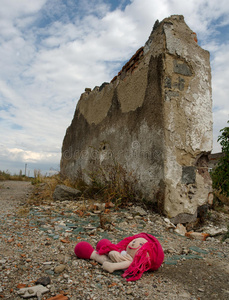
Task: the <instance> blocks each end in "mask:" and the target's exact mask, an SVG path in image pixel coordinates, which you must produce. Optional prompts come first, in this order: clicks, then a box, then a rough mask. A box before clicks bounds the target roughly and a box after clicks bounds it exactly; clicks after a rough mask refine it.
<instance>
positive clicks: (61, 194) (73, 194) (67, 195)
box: [52, 184, 81, 201]
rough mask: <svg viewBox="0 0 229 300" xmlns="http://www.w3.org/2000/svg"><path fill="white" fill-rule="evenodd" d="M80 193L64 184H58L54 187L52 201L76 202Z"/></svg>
mask: <svg viewBox="0 0 229 300" xmlns="http://www.w3.org/2000/svg"><path fill="white" fill-rule="evenodd" d="M80 195H81V192H80V191H79V190H77V189H74V188H71V187H69V186H66V185H64V184H59V185H57V186H56V188H55V190H54V193H53V195H52V196H53V200H55V201H65V200H76V199H78V198H79V197H80Z"/></svg>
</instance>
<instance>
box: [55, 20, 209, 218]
mask: <svg viewBox="0 0 229 300" xmlns="http://www.w3.org/2000/svg"><path fill="white" fill-rule="evenodd" d="M211 150H212V94H211V69H210V61H209V52H208V51H206V50H203V49H202V48H201V47H200V46H199V45H198V43H197V38H196V34H195V33H194V32H193V31H192V30H191V29H190V28H189V27H188V26H187V25H186V23H185V22H184V17H183V16H180V15H173V16H171V17H169V18H166V19H164V20H163V21H162V22H160V23H159V22H158V21H157V22H156V23H155V25H154V28H153V31H152V33H151V35H150V37H149V39H148V41H147V42H146V44H145V45H144V47H142V48H140V49H139V50H138V51H137V52H136V53H135V55H134V56H133V57H132V58H131V59H130V60H129V62H128V63H126V64H125V66H123V68H122V70H121V71H120V72H119V73H118V75H117V76H115V77H114V78H113V80H112V81H111V82H110V83H109V84H108V83H104V84H102V85H101V86H100V87H95V88H94V89H93V90H91V89H89V88H87V89H85V92H84V93H83V94H82V95H81V97H80V100H79V102H78V104H77V107H76V111H75V115H74V118H73V120H72V123H71V125H70V126H69V127H68V129H67V131H66V135H65V137H64V141H63V146H62V158H61V173H62V174H64V175H65V176H67V177H69V178H70V179H75V178H76V177H77V176H78V174H79V172H81V171H82V172H83V174H84V171H85V170H86V171H88V170H96V168H97V169H98V168H99V167H101V166H105V165H106V164H111V163H112V160H115V161H116V162H117V163H119V164H120V165H121V166H122V167H123V168H124V169H125V170H126V171H127V172H129V173H131V174H134V176H135V178H136V180H137V188H138V189H140V190H141V192H142V195H143V197H144V198H145V199H147V200H148V201H149V202H152V206H153V205H155V203H156V204H157V206H158V208H159V210H160V211H161V213H163V214H165V215H166V216H168V217H169V218H171V219H172V221H173V222H174V223H178V222H181V223H182V222H183V223H184V222H191V221H192V220H194V219H195V218H196V216H197V209H198V207H199V206H202V205H204V204H206V203H207V202H208V197H209V193H210V192H211V179H210V176H209V173H208V167H207V160H208V154H209V153H210V152H211ZM86 173H87V172H85V174H84V176H85V179H87V178H86V177H87V175H86Z"/></svg>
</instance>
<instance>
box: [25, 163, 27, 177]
mask: <svg viewBox="0 0 229 300" xmlns="http://www.w3.org/2000/svg"><path fill="white" fill-rule="evenodd" d="M26 168H27V164H25V177H26Z"/></svg>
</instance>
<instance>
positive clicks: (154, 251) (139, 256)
mask: <svg viewBox="0 0 229 300" xmlns="http://www.w3.org/2000/svg"><path fill="white" fill-rule="evenodd" d="M137 238H145V239H146V240H147V243H145V244H144V245H143V246H142V247H141V248H140V249H139V250H138V251H137V253H136V254H135V256H134V260H133V262H132V264H131V265H130V266H129V268H128V269H127V270H126V271H125V272H124V274H123V275H122V276H123V277H124V278H126V280H127V281H135V280H138V279H140V278H141V276H142V274H143V273H144V272H145V271H148V270H157V269H158V268H159V267H160V266H161V264H162V263H163V260H164V252H163V249H162V247H161V244H160V243H159V241H158V240H157V239H156V238H155V237H154V236H152V235H151V234H148V233H144V232H143V233H139V234H136V235H133V236H130V237H127V238H125V239H124V240H122V241H121V242H119V243H118V244H116V245H115V244H112V243H105V244H104V245H103V246H101V247H100V249H99V250H98V252H99V254H100V255H102V254H107V253H109V252H110V251H112V250H116V251H119V252H121V251H122V250H126V247H127V245H128V244H129V243H130V242H131V241H132V240H134V239H137Z"/></svg>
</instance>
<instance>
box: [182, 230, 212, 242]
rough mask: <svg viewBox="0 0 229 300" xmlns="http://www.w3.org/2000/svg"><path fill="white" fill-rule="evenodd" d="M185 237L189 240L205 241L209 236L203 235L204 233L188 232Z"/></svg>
mask: <svg viewBox="0 0 229 300" xmlns="http://www.w3.org/2000/svg"><path fill="white" fill-rule="evenodd" d="M185 236H187V237H188V238H190V239H194V240H199V241H205V240H206V238H207V237H209V234H208V233H204V232H194V231H189V232H186V234H185Z"/></svg>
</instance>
